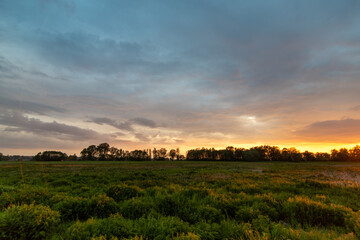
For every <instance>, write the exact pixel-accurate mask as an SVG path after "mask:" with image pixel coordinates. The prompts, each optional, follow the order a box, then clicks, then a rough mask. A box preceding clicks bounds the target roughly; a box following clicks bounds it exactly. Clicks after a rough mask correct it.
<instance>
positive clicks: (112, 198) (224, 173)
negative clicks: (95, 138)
mask: <svg viewBox="0 0 360 240" xmlns="http://www.w3.org/2000/svg"><path fill="white" fill-rule="evenodd" d="M359 184H360V163H346V162H345V163H342V162H341V163H340V162H328V163H324V162H311V163H306V162H305V163H284V162H189V161H187V162H177V161H174V162H80V161H78V162H56V163H55V162H24V163H23V164H22V165H20V163H19V162H1V163H0V194H1V195H0V210H1V213H0V239H358V238H360V212H359V210H360V188H359Z"/></svg>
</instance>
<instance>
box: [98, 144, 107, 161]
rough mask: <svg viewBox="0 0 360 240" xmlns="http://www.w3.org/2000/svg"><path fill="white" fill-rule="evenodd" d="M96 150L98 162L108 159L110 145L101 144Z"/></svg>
mask: <svg viewBox="0 0 360 240" xmlns="http://www.w3.org/2000/svg"><path fill="white" fill-rule="evenodd" d="M96 149H97V151H98V153H99V160H106V159H107V158H108V157H109V155H108V153H109V151H110V145H109V144H108V143H101V144H99V145H98V146H97V147H96Z"/></svg>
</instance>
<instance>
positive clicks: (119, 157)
mask: <svg viewBox="0 0 360 240" xmlns="http://www.w3.org/2000/svg"><path fill="white" fill-rule="evenodd" d="M13 159H14V158H13V156H4V155H3V154H1V153H0V160H3V161H4V160H5V161H6V160H13ZM32 160H34V161H65V160H67V161H76V160H82V161H149V160H156V161H161V160H180V161H182V160H188V161H249V162H255V161H285V162H301V161H306V162H311V161H360V146H359V145H356V146H355V147H353V148H351V149H347V148H340V149H333V150H331V153H326V152H317V153H313V152H310V151H305V152H300V151H299V150H298V149H296V148H293V147H292V148H283V149H280V148H279V147H277V146H268V145H263V146H256V147H252V148H250V149H245V148H235V147H231V146H230V147H227V148H225V149H219V150H217V149H214V148H196V149H191V150H189V151H187V153H186V156H184V155H182V154H180V150H179V148H176V149H170V150H169V151H168V150H167V149H166V148H158V149H157V148H153V149H143V150H133V151H127V150H124V149H121V148H116V147H113V146H110V145H109V144H108V143H101V144H99V145H97V146H96V145H90V146H88V147H87V148H84V149H83V150H82V151H81V153H80V157H77V156H76V155H75V154H74V155H70V156H68V155H67V154H66V153H62V152H60V151H44V152H39V153H38V154H37V155H36V156H34V157H33V158H32Z"/></svg>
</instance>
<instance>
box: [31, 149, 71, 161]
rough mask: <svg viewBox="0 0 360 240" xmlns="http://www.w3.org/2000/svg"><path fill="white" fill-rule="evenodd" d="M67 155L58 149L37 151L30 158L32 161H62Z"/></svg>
mask: <svg viewBox="0 0 360 240" xmlns="http://www.w3.org/2000/svg"><path fill="white" fill-rule="evenodd" d="M67 159H68V156H67V154H66V153H63V152H59V151H44V152H42V153H41V152H39V153H38V154H36V156H35V157H33V159H32V160H34V161H64V160H67Z"/></svg>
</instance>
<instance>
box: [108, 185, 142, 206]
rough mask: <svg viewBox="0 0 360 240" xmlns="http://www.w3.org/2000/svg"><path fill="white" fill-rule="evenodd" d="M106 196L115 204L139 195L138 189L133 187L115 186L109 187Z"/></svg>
mask: <svg viewBox="0 0 360 240" xmlns="http://www.w3.org/2000/svg"><path fill="white" fill-rule="evenodd" d="M106 194H107V195H108V196H109V197H111V198H113V199H114V200H115V201H116V202H120V201H124V200H128V199H130V198H133V197H137V196H139V195H140V188H138V187H135V186H126V185H115V186H112V187H110V188H109V189H108V190H107V191H106Z"/></svg>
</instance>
